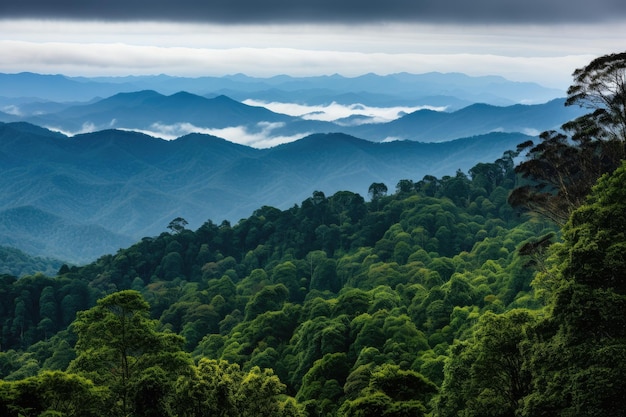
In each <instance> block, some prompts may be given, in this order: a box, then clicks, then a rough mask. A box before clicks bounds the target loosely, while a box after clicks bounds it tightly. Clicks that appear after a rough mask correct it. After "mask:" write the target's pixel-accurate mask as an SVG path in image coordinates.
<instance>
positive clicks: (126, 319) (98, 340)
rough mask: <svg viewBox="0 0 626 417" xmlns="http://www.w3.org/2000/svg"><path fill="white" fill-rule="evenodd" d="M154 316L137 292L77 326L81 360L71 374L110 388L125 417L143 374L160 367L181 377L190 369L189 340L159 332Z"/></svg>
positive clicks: (118, 296) (113, 300)
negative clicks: (186, 342) (185, 349)
mask: <svg viewBox="0 0 626 417" xmlns="http://www.w3.org/2000/svg"><path fill="white" fill-rule="evenodd" d="M149 311H150V306H149V305H148V303H147V302H145V301H144V300H143V298H142V297H141V294H139V293H138V292H137V291H133V290H126V291H120V292H117V293H114V294H111V295H109V296H107V297H105V298H103V299H100V300H98V303H97V305H96V306H95V307H93V308H91V309H89V310H87V311H84V312H81V313H79V314H78V317H77V319H76V321H75V322H74V324H73V328H74V331H75V332H76V334H77V335H78V341H77V343H76V353H77V357H76V359H75V360H74V361H73V362H72V363H71V364H70V368H69V369H70V371H72V372H77V373H79V374H84V375H85V376H87V377H89V378H91V379H92V380H93V381H94V382H95V383H96V384H99V385H104V386H108V387H109V388H110V389H111V391H112V392H113V394H114V395H115V397H116V398H115V399H116V401H117V407H118V410H117V414H118V415H121V416H126V415H128V413H129V412H130V411H131V410H132V409H133V408H134V405H133V404H132V401H131V399H132V398H134V397H135V396H134V392H133V390H132V388H133V387H134V386H135V387H136V386H140V384H138V380H139V378H140V377H141V375H142V372H143V370H145V369H148V368H150V367H158V368H161V369H163V370H164V371H166V372H168V373H169V374H170V375H176V374H178V373H184V372H186V371H188V369H189V364H190V362H189V358H188V356H187V355H186V354H184V353H183V352H182V346H183V343H184V339H183V338H182V337H180V336H178V335H175V334H172V333H160V332H157V331H156V322H155V321H154V320H150V318H149V317H148V313H149Z"/></svg>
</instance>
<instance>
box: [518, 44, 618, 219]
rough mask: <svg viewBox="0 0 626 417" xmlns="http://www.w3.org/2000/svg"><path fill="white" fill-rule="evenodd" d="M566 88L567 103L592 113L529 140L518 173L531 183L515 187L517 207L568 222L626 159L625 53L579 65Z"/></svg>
mask: <svg viewBox="0 0 626 417" xmlns="http://www.w3.org/2000/svg"><path fill="white" fill-rule="evenodd" d="M573 76H574V82H573V84H572V85H571V86H570V88H569V89H568V91H567V94H568V97H567V100H566V102H565V104H566V105H567V106H572V105H579V106H581V107H584V108H587V109H589V110H590V111H591V112H590V113H588V114H586V115H584V116H581V117H579V118H577V119H575V120H572V121H570V122H568V123H566V124H564V125H563V130H564V131H565V132H566V133H569V134H570V135H571V137H568V136H566V135H565V134H563V133H562V132H556V131H548V132H544V133H542V134H541V136H540V139H541V142H540V143H538V144H536V145H535V144H534V143H533V142H532V141H527V142H525V143H523V144H521V145H520V146H519V147H518V150H519V151H520V152H521V151H523V150H527V151H528V153H527V155H526V156H527V159H526V161H524V162H522V163H521V164H519V165H518V166H517V167H516V169H515V170H516V172H517V173H519V174H521V175H522V177H523V178H526V179H527V180H528V182H527V183H526V184H523V185H521V186H520V187H518V188H516V189H515V190H514V191H513V192H512V193H511V195H510V197H509V201H510V203H511V204H512V205H513V206H518V207H524V208H526V209H530V210H531V211H535V212H538V213H540V214H542V215H545V216H546V217H548V218H550V219H552V220H554V221H555V222H556V223H557V224H559V225H563V224H565V222H566V221H567V219H568V218H569V215H570V213H571V212H572V211H574V210H575V209H576V208H577V207H579V206H580V205H581V204H582V203H583V202H584V199H585V196H586V195H587V194H589V192H590V190H591V187H592V186H593V185H594V184H595V182H596V181H597V179H598V178H599V177H600V176H601V175H603V174H605V173H608V172H612V171H613V170H615V168H617V167H618V166H619V163H620V161H621V160H622V159H624V157H626V148H625V146H626V53H620V54H611V55H605V56H602V57H600V58H597V59H595V60H593V61H592V62H591V63H590V64H589V65H587V66H586V67H584V68H579V69H577V70H576V71H575V72H574V74H573Z"/></svg>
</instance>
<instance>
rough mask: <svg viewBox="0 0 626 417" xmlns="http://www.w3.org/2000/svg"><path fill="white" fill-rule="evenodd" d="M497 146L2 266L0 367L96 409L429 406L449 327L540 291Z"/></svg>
mask: <svg viewBox="0 0 626 417" xmlns="http://www.w3.org/2000/svg"><path fill="white" fill-rule="evenodd" d="M512 155H513V154H507V155H505V156H504V157H503V158H502V160H499V161H497V162H496V163H494V164H484V165H483V166H481V167H479V168H477V169H476V170H474V171H472V173H471V177H470V176H467V175H465V174H463V173H461V172H458V173H457V174H456V175H455V176H453V177H448V176H446V177H443V178H441V179H438V178H435V177H430V176H428V177H425V178H424V179H423V180H421V181H412V180H406V181H403V182H402V183H401V184H400V186H399V187H398V189H397V192H396V193H395V194H390V195H386V192H385V193H382V191H381V190H382V187H380V190H378V191H380V192H379V193H378V194H377V195H376V198H375V199H373V200H372V201H370V202H367V203H366V202H365V201H364V199H363V198H362V197H361V196H359V195H358V194H354V193H351V192H347V191H342V192H338V193H336V194H335V195H332V196H330V197H326V196H325V195H324V194H323V193H321V192H315V193H313V195H312V196H311V197H310V198H309V199H307V200H305V201H303V202H302V205H301V206H300V207H299V206H294V207H292V208H291V209H289V210H285V211H281V210H278V209H275V208H272V207H262V208H261V209H259V210H257V211H255V212H254V214H253V215H252V216H251V217H249V218H248V219H243V220H242V221H240V222H239V223H237V224H236V225H230V224H229V223H227V222H224V223H222V224H221V225H216V224H214V223H212V222H210V221H208V222H206V223H205V224H204V225H202V226H201V227H200V228H199V229H198V230H196V231H191V230H187V229H185V228H184V227H182V228H178V229H177V230H174V229H172V230H171V231H172V233H163V234H161V235H160V236H158V237H154V238H145V239H143V240H142V241H141V242H138V243H137V244H135V245H133V246H132V247H130V248H128V249H124V250H120V251H119V252H118V253H117V254H115V255H106V256H103V257H101V258H100V259H98V260H97V261H96V262H94V263H92V264H89V265H86V266H84V267H80V268H79V267H72V268H64V269H63V271H62V272H63V273H62V274H61V275H60V276H58V277H56V278H47V277H44V276H37V277H24V278H21V279H19V280H17V279H16V278H13V277H3V279H2V280H0V297H2V300H3V301H4V300H6V304H0V309H2V311H1V313H2V314H1V315H0V320H2V336H1V337H2V338H3V339H2V340H3V342H2V343H3V346H7V347H9V348H12V349H13V351H12V352H13V353H9V351H7V353H6V355H5V356H6V361H4V362H3V361H2V357H0V365H2V367H0V371H1V372H3V375H5V376H6V377H7V378H10V379H14V380H15V379H23V378H28V377H31V376H36V375H38V374H39V373H41V372H42V370H44V369H59V370H68V371H69V372H71V373H72V374H77V375H80V376H81V377H83V378H89V380H90V381H92V383H93V384H94V386H96V387H98V388H99V389H103V390H104V391H103V392H106V393H107V396H106V398H105V400H106V401H108V403H107V404H109V405H108V408H107V409H108V410H110V414H111V415H124V414H126V413H134V414H138V415H163V416H169V415H180V416H200V415H215V414H216V413H218V414H221V415H260V413H261V414H263V413H266V415H283V414H284V415H290V416H292V415H293V416H300V415H303V413H305V412H306V413H308V415H310V416H314V415H320V416H321V415H323V416H333V415H366V414H367V413H369V414H372V415H389V416H404V415H425V414H426V413H432V412H434V409H433V408H432V404H435V403H434V402H433V399H434V398H436V397H438V396H439V395H440V394H438V389H437V388H438V386H439V385H440V384H442V382H444V381H446V378H447V377H445V375H444V373H445V372H446V371H444V364H446V363H447V362H448V357H449V355H450V349H451V348H453V349H454V346H456V344H455V340H457V339H467V338H471V337H474V336H473V334H474V333H475V332H474V328H475V327H476V326H477V323H478V322H480V323H482V321H480V320H479V317H480V316H481V315H483V314H485V313H486V312H490V311H491V312H494V313H500V312H504V311H506V310H508V309H510V308H512V307H514V306H519V305H522V304H523V305H525V306H526V305H531V306H534V307H537V306H539V305H540V303H535V304H533V302H532V300H533V297H532V288H531V287H530V282H531V281H532V279H533V271H529V270H525V269H524V268H523V267H522V265H524V264H525V263H527V260H528V257H527V256H522V255H519V254H518V253H517V252H516V248H517V247H519V246H520V245H522V244H523V243H524V242H527V241H529V240H530V239H531V238H532V237H533V236H537V235H545V234H547V233H548V232H552V231H554V228H553V226H552V225H551V224H549V223H548V222H541V221H537V220H529V219H528V218H526V217H516V216H512V215H511V212H510V210H509V208H508V205H507V204H508V203H507V201H506V198H505V196H506V193H507V192H508V190H510V189H511V187H512V185H513V177H514V173H513V166H512V164H511V158H512ZM180 225H181V226H184V225H182V223H181V224H180ZM96 299H99V301H97V303H96ZM77 311H78V312H79V313H78V316H77V318H76V321H75V322H74V324H73V325H72V329H73V330H74V332H75V333H65V334H63V333H58V332H59V330H61V329H64V328H65V327H66V326H67V325H68V324H69V323H71V322H72V321H73V320H74V318H75V317H76V312H77ZM73 335H74V336H73ZM61 336H62V337H61ZM73 338H74V339H73ZM192 358H193V360H195V361H196V364H195V365H194V364H193V363H192ZM70 362H71V363H70ZM68 364H69V368H68ZM268 369H271V371H270V370H268ZM283 384H284V385H283ZM485 392H486V391H485ZM260 393H262V395H261V394H260ZM441 395H447V393H446V392H445V391H443V392H442V393H441ZM290 396H291V397H290ZM381 407H382V408H381ZM381 410H382V411H381ZM369 414H367V415H369Z"/></svg>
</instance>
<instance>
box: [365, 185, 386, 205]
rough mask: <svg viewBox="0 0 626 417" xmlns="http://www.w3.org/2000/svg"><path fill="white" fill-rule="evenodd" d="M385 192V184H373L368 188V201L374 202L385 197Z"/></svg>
mask: <svg viewBox="0 0 626 417" xmlns="http://www.w3.org/2000/svg"><path fill="white" fill-rule="evenodd" d="M387 191H388V190H387V186H386V185H385V184H383V183H382V182H374V183H372V184H371V185H370V187H369V188H368V190H367V193H368V194H369V196H370V200H372V201H374V200H378V199H379V198H381V197H384V196H386V195H387Z"/></svg>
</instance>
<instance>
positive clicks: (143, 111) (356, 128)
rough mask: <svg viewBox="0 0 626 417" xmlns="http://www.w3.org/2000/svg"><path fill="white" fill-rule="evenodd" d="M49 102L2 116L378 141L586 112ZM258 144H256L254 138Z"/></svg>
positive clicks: (59, 123)
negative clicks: (390, 114)
mask: <svg viewBox="0 0 626 417" xmlns="http://www.w3.org/2000/svg"><path fill="white" fill-rule="evenodd" d="M49 107H50V108H51V109H52V110H58V111H52V112H49V113H46V112H45V110H43V109H41V110H38V111H33V110H34V108H33V107H32V104H31V113H30V114H23V115H19V114H14V115H6V114H5V115H1V114H0V121H4V122H11V121H17V120H23V121H27V122H29V123H33V124H36V125H40V126H46V127H48V128H50V129H55V130H59V131H63V132H67V133H72V134H75V133H80V132H85V131H96V130H103V129H110V128H116V129H128V130H137V131H141V132H147V133H150V134H152V135H156V136H161V137H164V135H165V136H169V137H170V138H171V137H176V136H180V135H182V134H184V133H189V132H191V131H207V130H208V131H211V132H212V133H214V134H217V135H218V136H224V135H227V134H228V133H223V134H222V133H221V131H220V130H223V129H239V130H241V131H243V132H245V133H246V134H247V135H248V136H253V137H259V136H264V137H265V136H273V137H285V138H289V140H295V139H298V138H301V137H304V136H307V135H309V134H312V133H327V132H341V133H345V134H348V135H352V136H356V137H359V138H362V139H367V140H370V141H374V142H382V141H388V140H390V139H396V140H397V139H400V140H404V139H406V140H415V141H421V142H441V141H447V140H452V139H457V138H462V137H468V136H474V135H480V134H484V133H488V132H524V133H527V134H531V135H536V134H538V133H539V132H541V131H544V130H549V129H558V128H559V127H560V126H561V125H562V124H563V123H564V122H566V121H568V120H572V119H573V118H575V117H578V116H580V115H581V114H582V110H581V109H580V108H578V107H565V106H564V99H554V100H551V101H549V102H547V103H542V104H535V105H523V104H515V105H511V106H494V105H490V104H472V105H469V106H467V107H464V108H462V109H460V110H456V111H453V112H444V111H433V110H418V111H415V112H412V113H410V114H406V115H404V116H402V117H399V118H398V119H396V120H393V121H390V122H386V123H363V120H362V119H367V117H365V116H362V117H361V119H359V117H352V118H350V119H348V120H346V119H340V120H337V121H335V122H327V121H319V120H308V119H306V118H302V117H294V116H288V115H285V114H280V113H276V112H272V111H270V110H268V109H266V108H264V107H259V106H249V105H246V104H243V103H241V102H238V101H235V100H233V99H231V98H229V97H226V96H223V95H221V96H217V97H211V98H207V97H202V96H198V95H194V94H191V93H187V92H179V93H175V94H172V95H169V96H166V95H163V94H160V93H158V92H156V91H152V90H144V91H138V92H132V93H118V94H116V95H114V96H111V97H109V98H106V99H102V100H97V101H94V102H89V103H81V104H73V105H69V106H66V107H63V108H61V109H59V108H58V107H57V108H55V107H52V106H49ZM355 122H358V123H355ZM268 130H271V132H268ZM254 135H256V136H254ZM224 137H226V136H224ZM227 139H230V140H233V141H238V140H237V139H236V138H235V139H233V138H229V137H227ZM284 141H287V140H284ZM240 143H241V142H240ZM250 144H251V145H252V146H254V143H250Z"/></svg>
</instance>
